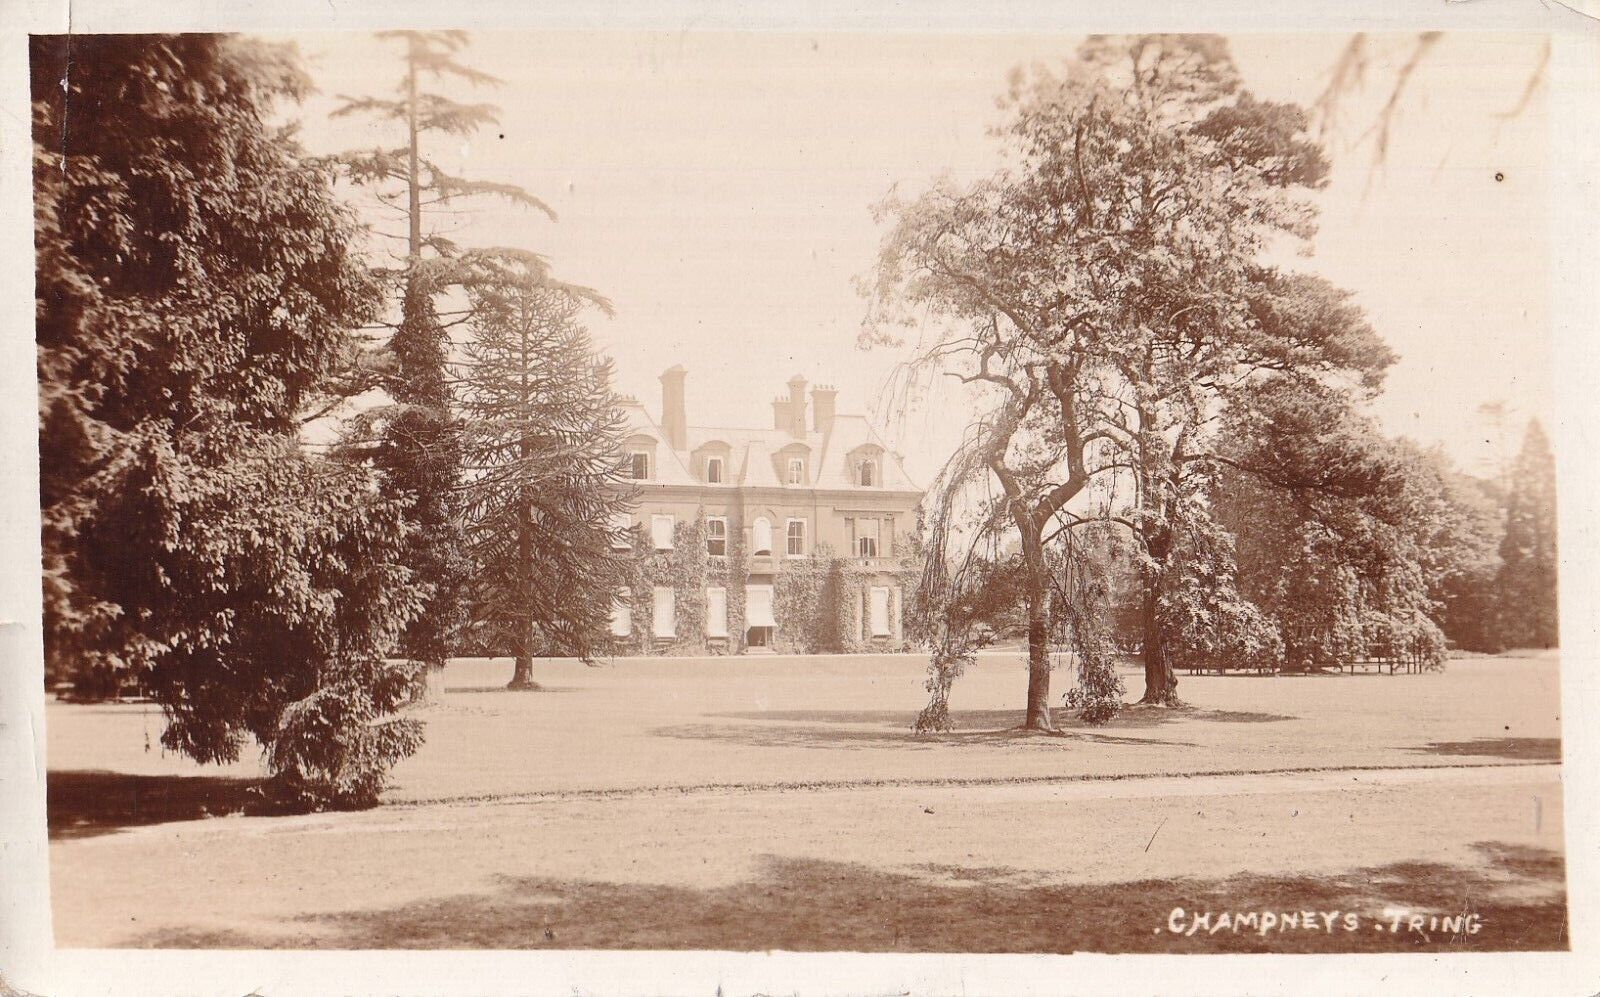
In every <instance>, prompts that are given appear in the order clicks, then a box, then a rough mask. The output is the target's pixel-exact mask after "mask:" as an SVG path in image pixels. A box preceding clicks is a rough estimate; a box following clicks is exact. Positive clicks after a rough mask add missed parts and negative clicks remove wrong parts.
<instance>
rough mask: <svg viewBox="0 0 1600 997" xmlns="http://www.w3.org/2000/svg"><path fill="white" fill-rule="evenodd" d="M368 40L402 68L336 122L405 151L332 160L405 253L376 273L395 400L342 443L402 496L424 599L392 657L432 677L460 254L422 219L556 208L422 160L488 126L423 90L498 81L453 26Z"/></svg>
mask: <svg viewBox="0 0 1600 997" xmlns="http://www.w3.org/2000/svg"><path fill="white" fill-rule="evenodd" d="M378 37H379V38H381V39H384V40H389V41H397V42H399V43H400V44H401V45H403V46H404V53H403V55H402V64H403V67H404V72H403V74H402V77H401V80H400V84H399V87H398V91H399V93H398V96H396V97H360V98H351V97H347V98H344V103H343V105H342V106H341V107H340V108H339V109H338V110H337V111H335V112H334V113H335V115H336V116H339V115H351V114H364V115H372V116H375V117H377V118H380V119H382V120H387V121H392V122H395V123H397V124H399V125H400V126H401V127H402V128H403V135H404V141H403V144H401V145H398V146H395V147H391V148H379V149H372V150H365V151H358V152H349V153H345V154H343V155H341V156H340V157H338V159H339V162H340V163H341V164H342V166H343V167H344V169H345V171H346V172H347V174H348V175H349V176H350V177H351V178H352V179H353V180H354V181H355V182H357V183H359V184H362V185H364V186H366V187H368V188H369V189H371V190H372V191H373V193H374V196H375V197H376V198H377V200H378V203H379V204H380V205H381V206H382V207H383V208H384V209H386V210H387V211H389V212H390V213H391V214H396V215H398V216H399V217H400V218H402V219H403V220H404V222H405V226H406V233H405V236H404V240H403V241H404V251H405V255H404V258H403V261H402V263H401V265H400V266H399V267H389V266H379V267H377V268H376V270H377V272H378V274H379V275H380V276H381V277H382V278H384V279H385V281H386V282H388V283H389V284H390V285H391V286H393V287H394V288H395V289H396V291H397V294H398V298H399V302H398V320H397V322H396V323H395V324H394V326H393V335H392V336H391V337H390V339H389V341H388V343H387V344H386V350H387V352H388V354H389V358H388V361H387V362H386V363H378V364H371V365H369V368H368V369H370V370H372V371H373V372H374V373H375V375H376V376H375V378H374V385H375V386H379V387H382V388H384V389H385V391H386V392H387V393H388V395H389V397H390V398H391V399H392V401H393V404H392V405H388V406H384V407H381V408H378V409H375V410H372V411H369V412H367V413H365V415H364V416H363V417H362V418H361V419H359V420H356V421H355V422H354V423H353V425H352V427H351V428H352V431H353V433H354V434H355V436H356V437H357V438H358V441H359V438H360V436H361V435H362V434H364V433H366V432H367V431H369V430H376V431H377V433H378V439H377V440H376V441H375V442H374V443H373V444H372V445H370V446H360V445H356V446H350V447H347V448H346V452H347V453H362V454H364V455H365V456H367V457H368V458H369V459H370V460H371V461H372V463H373V464H374V465H375V466H376V467H377V468H378V469H379V471H380V472H381V474H382V476H383V480H384V489H385V491H387V492H389V493H390V494H396V495H406V496H409V497H410V499H411V505H410V507H409V512H408V519H409V522H410V524H411V527H412V529H411V531H410V534H409V536H410V539H409V541H408V547H407V557H406V563H407V564H408V566H410V567H411V568H412V570H413V571H414V572H415V573H416V575H417V577H418V578H419V579H420V580H421V581H422V582H424V583H425V584H426V585H427V586H428V587H429V596H428V601H427V604H426V605H425V607H424V610H423V612H422V613H420V614H419V615H418V616H417V618H416V619H415V620H413V622H412V624H411V625H410V626H409V627H408V628H407V629H406V632H405V634H404V637H403V639H402V641H401V649H402V651H403V652H404V653H405V654H406V655H407V656H408V657H410V658H412V659H414V660H416V661H419V662H423V663H425V664H426V665H427V666H429V670H430V671H437V669H439V668H442V667H443V665H444V660H445V658H446V657H447V656H448V655H449V653H450V649H451V644H452V641H453V640H454V638H455V636H456V633H457V631H458V629H459V627H460V624H461V622H462V619H463V617H464V610H463V601H462V600H463V594H464V593H463V590H462V585H463V583H464V581H465V572H466V562H465V561H464V559H463V558H462V557H461V551H462V538H461V532H460V531H461V510H460V508H459V507H458V505H457V502H456V500H457V497H458V494H459V492H458V488H457V485H458V484H459V481H460V475H461V453H460V446H461V444H460V440H459V438H458V427H457V426H456V424H455V417H454V413H453V411H452V401H453V400H452V393H451V388H450V381H449V378H448V375H447V366H448V363H449V359H450V351H451V349H450V344H451V341H450V335H449V329H448V327H447V325H446V323H445V322H444V321H443V320H442V319H441V317H440V313H439V310H438V307H437V304H436V302H437V300H438V298H439V296H440V295H441V294H443V293H445V292H446V291H447V290H448V289H449V288H450V287H452V286H454V285H456V284H457V283H459V280H460V277H461V271H460V270H459V269H458V268H457V267H455V266H454V265H453V261H454V260H456V258H457V257H459V256H460V254H461V249H460V247H458V246H457V245H456V244H455V242H454V241H452V240H451V239H449V238H448V237H447V236H445V235H444V234H442V233H440V232H437V231H433V230H432V229H431V228H430V227H429V224H428V219H429V216H430V214H431V213H432V212H433V211H434V210H436V209H445V208H448V207H449V206H451V205H452V204H454V203H456V202H457V201H460V200H461V199H463V198H469V197H479V196H489V197H499V198H503V199H506V200H509V201H511V202H512V203H514V204H519V205H523V206H526V207H530V208H533V209H536V210H538V211H541V212H543V213H544V214H546V215H547V216H549V217H550V218H551V219H552V220H554V218H555V213H554V212H553V211H551V210H550V208H549V207H548V206H547V205H546V204H545V203H544V202H543V201H540V200H539V199H538V198H536V197H534V196H533V195H531V194H529V193H528V192H527V191H525V190H523V189H522V188H520V187H517V186H514V185H511V184H505V183H498V182H493V181H485V180H474V179H470V178H467V177H463V176H458V175H455V174H452V173H450V172H449V171H447V170H445V169H444V168H443V167H441V166H440V165H439V163H438V162H437V160H435V159H433V158H430V157H429V156H428V155H426V153H425V150H424V149H423V144H424V140H425V139H426V138H428V137H429V136H435V135H441V136H442V135H455V136H464V135H470V134H472V133H473V132H474V131H476V130H477V129H478V128H481V127H483V126H484V125H488V124H492V123H493V122H494V121H495V120H496V117H497V114H498V110H497V108H495V107H494V106H493V105H491V104H483V103H473V104H469V103H462V102H459V101H456V100H453V99H451V98H449V97H447V96H445V95H443V94H441V93H436V92H431V91H428V90H425V89H424V79H425V78H428V79H431V80H434V81H439V80H441V79H453V80H457V81H462V82H465V83H468V84H470V85H472V86H484V85H492V84H496V83H498V82H499V80H497V79H496V78H495V77H493V76H491V75H489V74H488V73H484V72H481V71H479V70H476V69H473V68H471V67H469V66H467V65H465V64H463V63H462V62H460V61H459V60H458V58H457V56H458V55H459V54H460V52H461V50H462V49H463V48H465V47H466V45H467V36H466V34H465V33H464V32H460V31H385V32H380V33H379V34H378Z"/></svg>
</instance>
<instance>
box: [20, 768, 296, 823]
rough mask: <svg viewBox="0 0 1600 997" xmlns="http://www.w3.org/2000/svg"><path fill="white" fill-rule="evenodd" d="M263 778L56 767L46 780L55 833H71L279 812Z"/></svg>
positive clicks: (48, 803) (50, 814) (47, 812)
mask: <svg viewBox="0 0 1600 997" xmlns="http://www.w3.org/2000/svg"><path fill="white" fill-rule="evenodd" d="M261 784H262V783H261V780H259V779H238V778H230V777H226V776H168V775H128V774H127V773H124V772H104V771H98V770H72V771H52V772H50V773H48V775H47V776H46V783H45V794H46V801H47V804H46V807H47V809H46V818H47V821H48V824H49V827H50V837H51V838H52V839H67V838H88V837H93V836H95V835H99V834H112V833H114V832H116V831H120V830H122V829H123V828H127V827H137V826H140V825H144V824H164V823H166V822H168V821H176V820H200V819H201V818H205V817H221V816H225V815H228V814H240V813H250V814H265V813H273V812H279V811H276V810H274V808H272V807H271V806H269V805H268V804H267V802H266V801H265V799H264V798H263V797H262V796H261V795H260V793H259V787H260V786H261Z"/></svg>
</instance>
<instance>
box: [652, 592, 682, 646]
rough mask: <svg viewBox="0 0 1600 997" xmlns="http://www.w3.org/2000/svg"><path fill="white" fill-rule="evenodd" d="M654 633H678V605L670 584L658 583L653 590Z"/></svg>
mask: <svg viewBox="0 0 1600 997" xmlns="http://www.w3.org/2000/svg"><path fill="white" fill-rule="evenodd" d="M654 608H655V613H654V616H655V619H654V623H655V628H654V629H655V635H656V636H657V637H676V636H677V635H678V606H677V593H676V592H675V591H673V589H672V587H671V586H668V585H659V586H657V587H656V591H655V607H654Z"/></svg>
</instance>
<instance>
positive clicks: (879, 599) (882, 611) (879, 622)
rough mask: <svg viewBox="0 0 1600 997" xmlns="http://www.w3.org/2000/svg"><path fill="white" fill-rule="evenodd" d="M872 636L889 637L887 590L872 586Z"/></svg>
mask: <svg viewBox="0 0 1600 997" xmlns="http://www.w3.org/2000/svg"><path fill="white" fill-rule="evenodd" d="M869 615H870V617H871V623H872V636H874V637H887V636H889V590H888V589H887V588H880V587H877V586H874V587H873V589H872V598H871V612H870V614H869Z"/></svg>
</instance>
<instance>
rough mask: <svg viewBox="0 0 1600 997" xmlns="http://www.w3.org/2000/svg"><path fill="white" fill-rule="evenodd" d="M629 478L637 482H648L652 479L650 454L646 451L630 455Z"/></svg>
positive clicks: (637, 451) (636, 451) (638, 451)
mask: <svg viewBox="0 0 1600 997" xmlns="http://www.w3.org/2000/svg"><path fill="white" fill-rule="evenodd" d="M627 471H628V477H630V478H633V479H634V480H636V481H647V480H649V478H650V454H649V453H648V452H646V451H644V450H635V451H634V452H633V453H631V454H629V455H628V466H627Z"/></svg>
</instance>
